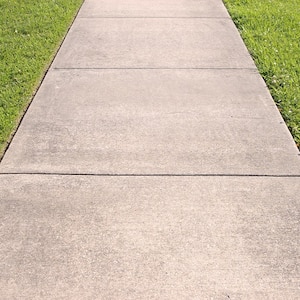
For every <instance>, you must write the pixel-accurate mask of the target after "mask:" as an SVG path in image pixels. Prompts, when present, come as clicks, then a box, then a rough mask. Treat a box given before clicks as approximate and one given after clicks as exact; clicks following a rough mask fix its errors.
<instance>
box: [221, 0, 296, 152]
mask: <svg viewBox="0 0 300 300" xmlns="http://www.w3.org/2000/svg"><path fill="white" fill-rule="evenodd" d="M224 3H225V5H226V7H227V8H228V10H229V13H230V14H231V16H232V18H233V20H234V22H235V24H236V25H237V27H238V29H239V30H240V32H241V35H242V37H243V39H244V41H245V43H246V45H247V47H248V49H249V51H250V53H251V55H252V56H253V58H254V60H255V62H256V65H257V67H258V69H259V71H260V73H261V75H262V76H263V78H264V80H265V81H266V83H267V85H268V87H269V89H270V91H271V94H272V96H273V98H274V100H275V102H276V104H277V106H278V108H279V110H280V112H281V114H282V116H283V118H284V119H285V121H286V123H287V125H288V127H289V129H290V131H291V133H292V135H293V136H294V139H295V141H296V143H297V145H298V147H300V2H299V0H224ZM270 130H272V129H271V128H270Z"/></svg>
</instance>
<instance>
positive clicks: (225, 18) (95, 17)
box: [78, 16, 232, 20]
mask: <svg viewBox="0 0 300 300" xmlns="http://www.w3.org/2000/svg"><path fill="white" fill-rule="evenodd" d="M78 19H217V20H223V19H224V20H232V19H231V18H230V17H154V16H153V17H141V16H138V17H104V16H103V17H101V16H91V17H81V16H79V17H78Z"/></svg>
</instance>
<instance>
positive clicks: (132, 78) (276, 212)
mask: <svg viewBox="0 0 300 300" xmlns="http://www.w3.org/2000/svg"><path fill="white" fill-rule="evenodd" d="M0 173H1V174H0V198H1V199H0V200H1V201H0V207H1V208H0V218H1V219H0V227H1V231H0V233H1V235H0V298H1V299H3V300H11V299H30V300H33V299H68V300H69V299H70V300H73V299H79V300H85V299H90V300H94V299H118V300H119V299H122V300H123V299H126V300H127V299H134V300H136V299H158V300H160V299H170V300H173V299H187V300H189V299H199V300H201V299H217V300H219V299H220V300H222V299H224V300H225V299H234V300H236V299H299V298H300V290H299V277H300V274H299V270H298V268H297V267H299V256H300V255H299V254H300V247H299V206H300V205H299V204H300V203H299V202H300V196H299V195H300V157H299V152H298V149H297V148H296V146H295V144H294V142H293V140H292V137H291V135H290V133H289V132H288V129H287V127H286V125H285V124H284V122H283V120H282V118H281V116H280V114H279V112H278V110H277V108H276V106H275V104H274V102H273V100H272V98H271V96H270V94H269V92H268V90H267V88H266V86H265V84H264V82H263V80H262V78H261V77H260V75H259V74H258V72H257V69H256V67H255V65H254V63H253V61H252V59H251V57H250V55H249V53H248V52H247V50H246V48H245V46H244V44H243V42H242V40H241V38H240V36H239V34H238V31H237V30H236V28H235V26H234V24H233V22H232V20H231V19H230V17H229V15H228V13H227V11H226V9H225V7H224V5H223V3H222V1H221V0H210V1H208V0H199V1H194V0H143V1H141V0H128V1H123V0H86V1H85V2H84V5H83V6H82V8H81V10H80V12H79V14H78V16H77V18H76V20H75V22H74V24H73V26H72V28H71V30H70V31H69V33H68V35H67V37H66V39H65V41H64V43H63V45H62V47H61V49H60V51H59V53H58V55H57V57H56V59H55V60H54V62H53V64H52V66H51V68H50V70H49V72H48V73H47V75H46V77H45V79H44V81H43V84H42V85H41V87H40V89H39V91H38V93H37V95H36V97H35V99H34V100H33V103H32V104H31V106H30V108H29V110H28V112H27V113H26V115H25V117H24V119H23V121H22V123H21V126H20V128H19V130H18V131H17V133H16V135H15V137H14V139H13V141H12V143H11V145H10V147H9V149H8V151H7V152H6V154H5V156H4V158H3V160H2V162H1V164H0Z"/></svg>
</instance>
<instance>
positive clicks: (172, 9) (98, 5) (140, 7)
mask: <svg viewBox="0 0 300 300" xmlns="http://www.w3.org/2000/svg"><path fill="white" fill-rule="evenodd" d="M79 17H82V18H99V17H113V18H116V17H127V18H128V17H146V18H151V17H156V18H159V17H161V18H163V17H171V18H174V17H176V18H178V17H179V18H180V17H182V18H188V17H189V18H193V17H194V18H197V17H202V18H203V17H204V18H209V17H213V18H228V17H229V15H228V13H227V10H226V9H225V7H224V5H223V3H222V1H207V0H200V1H195V0H177V1H174V0H156V1H153V0H142V1H140V0H127V1H119V0H110V1H107V0H90V1H85V3H84V4H83V6H82V9H81V11H80V13H79Z"/></svg>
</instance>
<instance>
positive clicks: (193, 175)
mask: <svg viewBox="0 0 300 300" xmlns="http://www.w3.org/2000/svg"><path fill="white" fill-rule="evenodd" d="M1 175H41V176H93V177H271V178H300V174H299V175H297V174H294V175H288V174H273V175H271V174H201V173H196V174H180V173H177V174H168V173H166V174H164V173H157V174H155V173H151V174H138V173H137V174H134V173H102V174H101V173H99V174H98V173H55V172H53V173H52V172H49V173H48V172H3V173H0V176H1Z"/></svg>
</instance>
